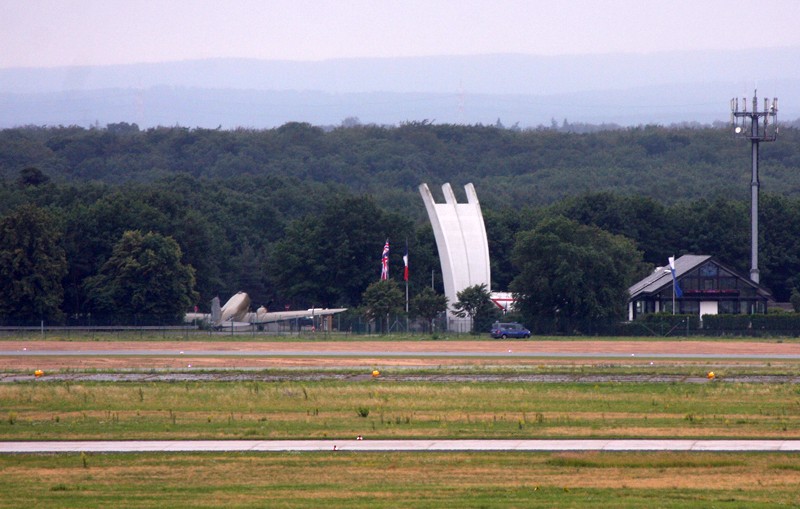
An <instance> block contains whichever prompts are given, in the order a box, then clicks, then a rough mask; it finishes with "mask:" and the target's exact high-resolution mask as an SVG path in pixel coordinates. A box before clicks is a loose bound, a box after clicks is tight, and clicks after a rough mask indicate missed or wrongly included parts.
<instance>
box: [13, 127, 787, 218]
mask: <svg viewBox="0 0 800 509" xmlns="http://www.w3.org/2000/svg"><path fill="white" fill-rule="evenodd" d="M799 142H800V135H798V130H797V129H794V128H789V127H783V126H782V129H781V133H780V137H779V139H778V141H777V142H775V143H770V144H763V145H762V150H761V177H762V182H763V188H764V190H765V191H767V192H771V193H776V194H793V193H796V192H797V191H798V190H800V172H798V171H796V170H797V169H798V168H800V143H799ZM25 167H35V168H37V169H39V170H40V171H41V172H42V173H43V174H44V175H45V176H47V177H49V178H50V179H51V180H53V181H54V182H58V183H65V182H69V183H71V182H78V181H98V182H104V183H109V184H121V183H129V182H151V181H154V180H157V179H159V178H163V177H166V176H171V175H174V174H176V173H185V174H188V175H191V176H193V177H198V178H207V179H229V178H233V177H237V176H263V177H268V178H274V177H293V178H296V179H299V180H301V181H304V182H317V183H325V184H326V185H327V184H340V185H342V186H345V187H346V188H347V189H349V190H351V191H353V192H356V193H366V194H370V195H372V196H375V197H376V198H379V199H381V201H383V202H384V203H386V201H387V200H388V202H390V203H391V204H392V205H393V206H395V207H397V206H401V205H404V204H405V203H407V202H408V201H409V197H410V195H411V194H414V193H416V187H417V185H418V184H419V183H420V182H427V183H429V184H441V183H444V182H453V183H465V182H473V183H474V184H475V185H476V187H477V189H478V190H479V192H481V201H482V203H484V204H486V205H487V206H490V207H501V206H503V205H504V204H508V203H509V202H513V203H515V204H523V205H531V206H538V205H545V204H551V203H554V202H556V201H559V200H560V199H562V198H564V197H566V196H575V195H578V194H584V193H588V192H597V191H604V190H608V191H613V192H615V193H622V194H637V195H639V196H647V197H650V198H654V199H656V200H658V201H660V202H664V203H674V202H676V201H680V200H695V199H699V198H714V197H718V196H724V197H730V198H736V199H742V200H745V199H748V198H749V181H750V150H749V145H748V144H747V142H746V141H745V140H742V139H734V137H733V136H732V134H731V132H730V131H729V130H727V129H721V128H710V127H709V128H689V127H686V128H679V127H673V128H664V127H658V126H643V127H637V128H629V129H618V130H606V131H600V132H592V133H584V134H579V133H574V132H559V131H557V130H553V129H535V130H513V129H503V128H497V127H494V126H461V125H436V124H431V123H428V122H413V123H407V124H404V125H401V126H399V127H381V126H375V125H358V124H356V125H352V126H349V127H339V128H335V129H332V130H325V129H323V128H321V127H316V126H312V125H309V124H304V123H289V124H285V125H283V126H281V127H279V128H275V129H268V130H247V129H239V130H234V131H225V130H209V129H189V128H182V127H159V128H151V129H146V130H140V129H139V128H138V127H137V126H136V125H135V124H127V123H119V124H112V125H108V126H107V127H105V128H94V129H85V128H81V127H55V128H40V127H21V128H16V129H5V130H2V131H0V178H3V179H5V180H6V181H7V182H10V181H13V180H15V179H16V178H17V175H18V172H19V171H20V170H22V169H23V168H25Z"/></svg>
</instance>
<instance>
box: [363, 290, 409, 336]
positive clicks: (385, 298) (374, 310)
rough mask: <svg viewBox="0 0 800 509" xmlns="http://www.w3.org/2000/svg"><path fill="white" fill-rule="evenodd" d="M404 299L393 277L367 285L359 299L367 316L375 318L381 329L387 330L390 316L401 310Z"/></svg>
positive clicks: (371, 318)
mask: <svg viewBox="0 0 800 509" xmlns="http://www.w3.org/2000/svg"><path fill="white" fill-rule="evenodd" d="M404 299H405V295H404V294H403V290H401V289H400V286H399V285H398V284H397V282H396V281H394V280H393V279H386V280H380V281H376V282H374V283H372V284H371V285H369V286H368V287H367V289H366V290H365V291H364V295H363V297H362V299H361V300H362V302H363V305H364V309H365V310H366V315H367V318H369V319H370V320H375V322H376V323H378V324H380V325H381V327H380V328H381V330H383V331H384V332H388V331H389V319H390V316H391V315H393V314H394V315H396V314H398V313H401V312H402V311H403V304H404ZM384 320H385V321H384ZM384 324H385V327H384V326H383V325H384Z"/></svg>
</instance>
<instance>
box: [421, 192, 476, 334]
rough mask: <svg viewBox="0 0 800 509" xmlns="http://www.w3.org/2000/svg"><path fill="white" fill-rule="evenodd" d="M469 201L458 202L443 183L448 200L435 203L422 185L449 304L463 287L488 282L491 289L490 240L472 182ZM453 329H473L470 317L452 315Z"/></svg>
mask: <svg viewBox="0 0 800 509" xmlns="http://www.w3.org/2000/svg"><path fill="white" fill-rule="evenodd" d="M464 190H465V191H466V193H467V203H458V202H457V201H456V197H455V195H454V194H453V188H452V187H450V184H444V185H443V186H442V192H443V193H444V200H445V203H436V202H435V201H434V199H433V195H432V194H431V190H430V189H429V188H428V185H427V184H421V185H420V186H419V192H420V194H421V195H422V200H423V201H424V202H425V209H426V210H427V211H428V218H430V221H431V226H432V227H433V234H434V236H435V237H436V247H437V249H438V250H439V260H440V261H441V264H442V279H443V282H444V294H445V295H446V296H447V300H448V303H449V305H450V306H451V309H452V305H453V303H455V302H457V301H458V296H457V294H458V292H460V291H461V290H463V289H464V288H467V287H470V286H474V285H480V284H485V285H486V289H487V290H489V291H491V288H492V275H491V268H490V267H489V242H488V240H487V238H486V227H485V226H484V224H483V214H482V213H481V206H480V203H478V195H477V194H475V187H474V186H473V185H472V184H467V185H466V186H464ZM449 317H451V318H452V319H451V320H448V322H449V324H450V325H449V328H450V330H452V331H457V332H467V331H469V330H470V325H471V324H470V323H469V319H467V318H464V319H459V318H456V317H453V315H449Z"/></svg>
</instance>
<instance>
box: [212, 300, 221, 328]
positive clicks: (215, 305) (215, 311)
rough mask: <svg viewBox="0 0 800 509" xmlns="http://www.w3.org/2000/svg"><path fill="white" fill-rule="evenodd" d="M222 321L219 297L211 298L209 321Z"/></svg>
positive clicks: (216, 322) (215, 322)
mask: <svg viewBox="0 0 800 509" xmlns="http://www.w3.org/2000/svg"><path fill="white" fill-rule="evenodd" d="M221 321H222V308H221V307H220V305H219V297H214V298H213V299H211V323H214V324H218V323H219V322H221Z"/></svg>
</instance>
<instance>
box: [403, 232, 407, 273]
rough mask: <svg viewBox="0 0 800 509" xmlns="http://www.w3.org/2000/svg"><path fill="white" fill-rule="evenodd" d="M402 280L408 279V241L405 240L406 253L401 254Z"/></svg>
mask: <svg viewBox="0 0 800 509" xmlns="http://www.w3.org/2000/svg"><path fill="white" fill-rule="evenodd" d="M403 265H405V267H404V268H403V281H408V241H406V254H404V255H403Z"/></svg>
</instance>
